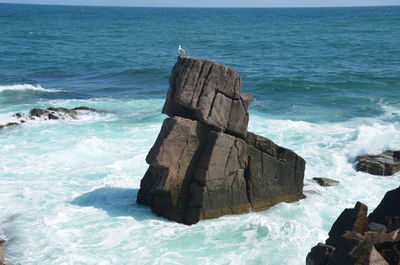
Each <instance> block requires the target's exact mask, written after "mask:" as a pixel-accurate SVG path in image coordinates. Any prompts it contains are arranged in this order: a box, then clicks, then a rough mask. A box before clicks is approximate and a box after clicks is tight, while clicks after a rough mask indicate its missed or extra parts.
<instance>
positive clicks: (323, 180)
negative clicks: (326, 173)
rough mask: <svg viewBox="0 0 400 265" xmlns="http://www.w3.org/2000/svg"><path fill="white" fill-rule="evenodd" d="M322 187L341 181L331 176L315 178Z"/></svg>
mask: <svg viewBox="0 0 400 265" xmlns="http://www.w3.org/2000/svg"><path fill="white" fill-rule="evenodd" d="M313 180H314V181H315V182H317V183H318V184H319V185H320V186H322V187H329V186H334V185H337V184H339V183H340V182H339V181H337V180H334V179H330V178H313Z"/></svg>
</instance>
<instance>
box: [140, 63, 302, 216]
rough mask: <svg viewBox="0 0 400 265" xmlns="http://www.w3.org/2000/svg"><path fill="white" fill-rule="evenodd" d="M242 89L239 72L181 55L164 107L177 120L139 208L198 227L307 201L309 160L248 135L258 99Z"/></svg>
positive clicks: (151, 160) (152, 164) (162, 139)
mask: <svg viewBox="0 0 400 265" xmlns="http://www.w3.org/2000/svg"><path fill="white" fill-rule="evenodd" d="M240 86H241V81H240V78H239V76H238V75H237V72H236V71H235V70H233V69H230V68H227V67H226V66H223V65H219V64H216V63H214V62H211V61H208V60H204V59H199V58H190V57H179V58H178V62H177V63H176V65H175V67H174V68H173V71H172V75H171V78H170V89H169V91H168V96H167V100H166V103H165V105H164V108H163V112H164V113H166V114H168V115H169V116H170V118H167V119H166V120H165V121H164V123H163V125H162V128H161V131H160V133H159V135H158V138H157V140H156V142H155V144H154V146H153V147H152V148H151V150H150V152H149V154H148V155H147V157H146V162H147V163H148V164H149V169H148V170H147V172H146V174H145V176H144V177H143V179H142V181H141V184H140V190H139V192H138V196H137V201H138V202H139V203H143V204H147V205H149V206H151V208H152V209H153V211H154V212H155V213H157V214H159V215H160V216H163V217H166V218H169V219H171V220H175V221H178V222H181V223H185V224H194V223H196V222H198V221H199V220H201V219H209V218H216V217H219V216H222V215H226V214H240V213H247V212H249V211H251V210H263V209H266V208H268V207H270V206H272V205H274V204H276V203H279V202H283V201H284V202H293V201H296V200H299V199H301V198H304V195H303V193H302V191H303V179H304V169H305V161H304V159H302V158H301V157H299V156H298V155H297V154H296V153H294V152H293V151H291V150H289V149H285V148H283V147H280V146H278V145H276V144H275V143H273V142H272V141H271V140H269V139H266V138H264V137H262V136H259V135H255V134H253V133H250V132H247V123H248V113H247V108H248V105H249V101H250V98H251V96H249V95H246V94H241V93H240Z"/></svg>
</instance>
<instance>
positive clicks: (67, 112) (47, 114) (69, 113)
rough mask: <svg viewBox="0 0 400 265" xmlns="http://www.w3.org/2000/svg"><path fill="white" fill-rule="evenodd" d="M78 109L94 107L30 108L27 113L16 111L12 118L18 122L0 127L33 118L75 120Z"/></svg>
mask: <svg viewBox="0 0 400 265" xmlns="http://www.w3.org/2000/svg"><path fill="white" fill-rule="evenodd" d="M79 111H96V110H95V109H92V108H89V107H85V106H80V107H76V108H73V109H67V108H54V107H50V108H47V109H37V108H35V109H31V110H30V111H29V114H25V113H21V112H17V113H15V114H14V115H13V117H14V118H16V119H17V120H18V122H9V123H6V124H3V125H2V124H0V129H2V128H5V127H11V126H15V125H19V124H21V123H25V122H27V121H32V120H35V119H42V120H66V119H71V120H76V119H78V115H79Z"/></svg>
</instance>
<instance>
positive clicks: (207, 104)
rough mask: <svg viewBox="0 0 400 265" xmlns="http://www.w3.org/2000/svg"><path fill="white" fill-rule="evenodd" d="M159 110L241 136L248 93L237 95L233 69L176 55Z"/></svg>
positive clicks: (245, 130) (236, 75)
mask: <svg viewBox="0 0 400 265" xmlns="http://www.w3.org/2000/svg"><path fill="white" fill-rule="evenodd" d="M169 83H170V89H169V91H168V95H167V99H166V101H165V105H164V108H163V111H162V112H163V113H165V114H167V115H169V116H170V117H173V116H180V117H184V118H188V119H193V120H197V121H200V122H202V123H204V124H207V125H210V126H213V127H214V128H216V129H217V130H220V131H225V130H226V131H227V132H229V133H232V134H235V135H239V136H245V135H246V132H247V124H248V121H249V115H248V113H247V107H248V105H249V101H250V100H251V95H249V94H241V93H240V87H241V79H240V77H239V76H238V74H237V71H236V70H234V69H231V68H228V67H226V66H224V65H221V64H217V63H214V62H212V61H209V60H205V59H200V58H191V57H182V56H180V57H179V58H178V61H177V62H176V64H175V66H174V68H173V70H172V74H171V77H170V81H169Z"/></svg>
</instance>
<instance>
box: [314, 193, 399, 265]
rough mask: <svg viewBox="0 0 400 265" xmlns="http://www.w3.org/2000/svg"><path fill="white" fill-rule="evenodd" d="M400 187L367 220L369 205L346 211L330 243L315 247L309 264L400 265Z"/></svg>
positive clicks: (338, 220) (332, 232) (333, 230)
mask: <svg viewBox="0 0 400 265" xmlns="http://www.w3.org/2000/svg"><path fill="white" fill-rule="evenodd" d="M399 205H400V188H397V189H395V190H392V191H389V192H387V193H386V195H385V197H384V198H383V200H382V201H381V203H380V204H379V205H378V207H377V208H376V209H375V210H374V211H373V212H372V213H371V214H370V215H369V216H368V218H367V210H368V209H367V206H366V205H364V204H362V203H360V202H357V204H356V206H355V207H354V208H352V209H346V210H344V211H343V212H342V214H341V215H340V216H339V218H338V219H337V220H336V222H335V223H334V224H333V226H332V228H331V231H330V232H329V238H328V239H327V240H326V244H321V243H320V244H318V245H317V246H315V247H313V248H312V249H311V251H310V253H308V255H307V258H306V264H307V265H343V264H349V265H356V264H360V265H364V264H370V265H372V264H374V265H378V264H379V265H380V264H382V265H384V264H385V265H389V264H390V265H398V264H400V222H399V221H398V220H399V216H400V206H399Z"/></svg>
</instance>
